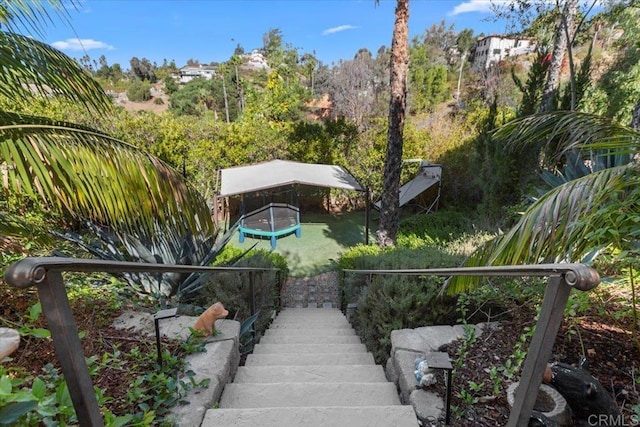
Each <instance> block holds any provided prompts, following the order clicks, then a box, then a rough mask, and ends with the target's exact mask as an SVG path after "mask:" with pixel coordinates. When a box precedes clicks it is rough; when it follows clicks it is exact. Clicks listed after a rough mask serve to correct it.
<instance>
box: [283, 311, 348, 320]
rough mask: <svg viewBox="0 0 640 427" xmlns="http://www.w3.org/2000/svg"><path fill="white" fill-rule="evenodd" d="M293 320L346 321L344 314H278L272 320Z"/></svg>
mask: <svg viewBox="0 0 640 427" xmlns="http://www.w3.org/2000/svg"><path fill="white" fill-rule="evenodd" d="M294 319H305V320H346V317H345V316H344V314H342V313H340V314H311V315H305V314H287V313H283V314H279V315H278V316H276V318H275V319H274V320H294Z"/></svg>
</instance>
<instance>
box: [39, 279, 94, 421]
mask: <svg viewBox="0 0 640 427" xmlns="http://www.w3.org/2000/svg"><path fill="white" fill-rule="evenodd" d="M36 286H37V288H38V296H39V297H40V304H41V305H42V311H43V313H44V316H45V318H46V320H47V326H48V327H49V331H50V332H51V338H52V340H53V346H54V349H55V351H56V356H57V357H58V360H59V361H60V366H61V367H62V375H63V376H64V379H65V381H66V382H67V388H68V389H69V394H70V395H71V400H72V402H73V407H74V408H75V410H76V416H77V417H78V421H79V423H80V425H81V426H83V427H84V426H88V427H101V426H104V422H103V420H102V414H101V412H100V408H99V407H98V400H97V399H96V393H95V391H94V390H93V383H92V382H91V377H90V376H89V369H88V367H87V362H86V360H85V358H84V352H83V350H82V344H81V343H80V337H79V336H78V328H77V327H76V323H75V321H74V319H73V314H72V312H71V306H70V305H69V299H68V298H67V292H66V290H65V286H64V281H63V280H62V273H60V272H58V271H47V272H46V273H45V276H44V278H43V280H42V281H40V282H39V283H36Z"/></svg>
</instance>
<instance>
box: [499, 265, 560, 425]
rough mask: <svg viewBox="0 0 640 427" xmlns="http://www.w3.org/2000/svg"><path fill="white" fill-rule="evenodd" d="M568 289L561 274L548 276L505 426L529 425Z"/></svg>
mask: <svg viewBox="0 0 640 427" xmlns="http://www.w3.org/2000/svg"><path fill="white" fill-rule="evenodd" d="M570 292H571V286H569V285H568V284H567V282H566V280H565V277H564V275H563V276H561V277H550V278H549V283H548V284H547V287H546V290H545V293H544V299H543V301H542V308H541V309H540V315H539V317H538V323H537V324H536V330H535V332H534V334H533V337H532V338H531V344H530V345H529V351H528V352H527V358H526V359H525V361H524V366H523V368H522V376H521V379H520V384H519V385H518V388H517V390H516V393H515V401H514V403H513V408H512V409H511V413H510V414H509V421H508V423H507V427H519V426H526V425H529V418H530V417H531V411H533V405H534V404H535V402H536V397H537V396H538V389H539V388H540V384H541V383H542V375H543V373H544V370H545V367H546V365H547V363H548V362H549V359H550V357H551V351H552V349H553V344H554V342H555V340H556V336H557V334H558V329H559V328H560V324H561V323H562V317H563V313H564V309H565V307H566V305H567V300H568V299H569V293H570Z"/></svg>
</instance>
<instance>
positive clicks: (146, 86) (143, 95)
mask: <svg viewBox="0 0 640 427" xmlns="http://www.w3.org/2000/svg"><path fill="white" fill-rule="evenodd" d="M127 98H129V101H131V102H142V101H148V100H150V99H151V83H149V82H143V81H142V80H134V81H133V82H131V85H129V88H128V89H127Z"/></svg>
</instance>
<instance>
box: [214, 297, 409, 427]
mask: <svg viewBox="0 0 640 427" xmlns="http://www.w3.org/2000/svg"><path fill="white" fill-rule="evenodd" d="M202 426H204V427H213V426H216V427H226V426H229V427H231V426H233V427H243V426H261V427H270V426H274V427H275V426H278V427H284V426H305V427H311V426H318V427H320V426H322V427H324V426H348V427H360V426H362V427H365V426H367V427H374V426H380V427H383V426H384V427H387V426H389V427H391V426H393V427H405V426H406V427H409V426H411V427H416V426H418V421H417V418H416V416H415V412H414V410H413V408H412V407H411V406H403V405H400V400H399V398H398V393H397V391H396V387H395V385H394V384H392V383H390V382H387V379H386V378H385V374H384V371H383V369H382V367H381V366H379V365H376V364H375V362H374V360H373V356H372V355H371V353H368V352H367V350H366V348H365V346H364V345H363V344H361V343H360V339H359V337H358V336H357V335H356V334H355V332H354V331H353V329H352V328H351V325H350V324H349V323H348V322H347V319H346V318H345V316H344V315H343V314H342V313H341V312H340V311H339V310H337V309H330V308H288V309H285V310H283V311H282V312H281V313H280V315H278V317H277V318H276V319H275V320H274V322H273V323H272V324H271V327H270V328H269V329H268V330H267V331H266V333H265V335H264V337H262V339H261V340H260V344H258V345H256V346H255V349H254V352H253V354H250V355H249V356H248V357H247V361H246V364H245V366H241V367H239V368H238V372H237V374H236V377H235V379H234V382H233V383H231V384H227V385H226V387H225V389H224V392H223V393H222V398H221V400H220V406H219V408H217V409H210V410H208V411H207V413H206V415H205V418H204V421H203V423H202Z"/></svg>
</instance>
